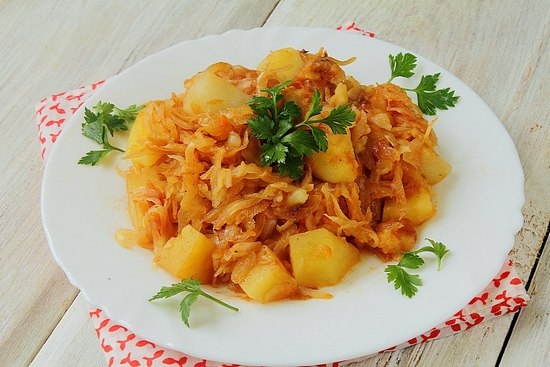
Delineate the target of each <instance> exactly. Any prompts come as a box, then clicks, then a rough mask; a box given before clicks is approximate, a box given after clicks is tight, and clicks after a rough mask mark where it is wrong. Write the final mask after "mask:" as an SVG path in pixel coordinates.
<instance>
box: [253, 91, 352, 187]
mask: <svg viewBox="0 0 550 367" xmlns="http://www.w3.org/2000/svg"><path fill="white" fill-rule="evenodd" d="M290 83H291V81H287V82H284V83H281V84H279V85H276V86H274V87H273V88H267V89H264V90H262V92H265V93H266V94H267V95H266V96H256V97H252V99H250V101H249V102H248V105H249V106H250V107H251V108H252V111H253V112H254V114H255V115H256V116H255V117H253V118H251V119H249V120H248V125H249V127H250V132H251V134H252V135H254V136H255V137H256V138H258V140H259V141H260V142H261V143H262V145H261V149H262V154H261V156H260V160H261V164H262V165H263V166H276V168H277V170H278V172H279V173H280V174H281V175H288V176H289V177H290V178H292V179H293V180H299V179H301V178H302V176H303V165H304V157H305V156H308V155H311V154H313V153H314V152H325V151H326V150H327V149H328V140H327V135H326V133H325V132H324V131H323V130H322V129H320V128H319V127H318V125H319V124H325V125H327V126H328V127H329V128H330V130H331V131H332V132H333V133H335V134H346V132H347V131H346V128H347V127H349V126H351V124H352V123H353V121H354V120H355V112H353V111H352V110H351V108H349V107H348V106H347V105H340V106H338V107H336V108H334V109H332V110H331V111H330V114H329V115H328V116H327V117H325V118H321V119H312V118H313V117H315V116H318V115H320V114H321V110H322V105H321V93H320V92H319V90H315V92H314V93H313V95H312V98H311V104H310V106H309V108H308V111H307V112H306V114H305V117H304V119H303V120H302V110H301V109H300V107H299V106H298V105H297V104H296V103H294V102H293V101H284V100H283V94H282V91H283V90H284V89H285V88H286V87H287V86H288V85H289V84H290Z"/></svg>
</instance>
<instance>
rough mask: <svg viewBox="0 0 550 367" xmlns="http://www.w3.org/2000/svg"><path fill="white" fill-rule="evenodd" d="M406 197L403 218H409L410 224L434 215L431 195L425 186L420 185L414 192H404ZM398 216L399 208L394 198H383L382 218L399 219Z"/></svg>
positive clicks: (384, 219)
mask: <svg viewBox="0 0 550 367" xmlns="http://www.w3.org/2000/svg"><path fill="white" fill-rule="evenodd" d="M406 197H407V204H406V212H405V216H404V218H405V219H408V220H410V221H411V222H412V224H414V225H419V224H422V223H424V222H425V221H426V220H428V219H430V218H431V217H433V216H434V215H435V207H434V204H433V202H432V195H431V193H430V192H429V191H428V189H427V188H424V187H421V188H419V189H418V190H415V191H414V192H410V193H406ZM400 217H401V214H400V210H399V207H398V205H397V203H396V202H395V200H393V199H387V200H385V202H384V209H383V215H382V220H383V221H389V220H399V219H401V218H400Z"/></svg>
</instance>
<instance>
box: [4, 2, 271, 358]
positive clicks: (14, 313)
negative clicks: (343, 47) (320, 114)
mask: <svg viewBox="0 0 550 367" xmlns="http://www.w3.org/2000/svg"><path fill="white" fill-rule="evenodd" d="M275 4H276V1H261V2H256V1H252V0H247V1H236V0H231V1H225V0H220V1H199V0H193V1H178V0H171V1H163V2H150V1H136V2H131V3H127V2H113V1H108V0H103V1H96V2H93V3H92V2H76V1H59V0H58V1H48V2H33V3H30V2H18V1H11V2H0V21H1V23H2V24H3V26H4V29H5V30H6V31H3V32H0V46H1V49H2V55H3V56H2V57H1V58H0V78H1V79H2V91H1V97H0V98H1V100H2V103H1V104H0V116H2V118H1V119H0V128H1V130H2V131H3V134H4V136H3V143H2V147H1V152H2V158H1V159H0V171H1V172H2V173H1V174H0V192H2V195H0V234H1V241H0V242H1V244H2V253H3V255H2V256H0V268H1V269H2V271H3V273H2V274H3V275H2V277H0V298H1V299H2V307H1V309H0V328H1V332H0V350H1V351H2V358H0V359H1V361H2V362H0V365H2V364H3V363H4V362H3V361H9V363H11V365H13V366H23V365H28V364H29V363H30V361H31V360H32V358H33V357H34V355H35V354H36V353H37V352H38V350H39V349H40V348H41V347H42V344H43V343H44V342H45V341H46V339H47V338H48V337H49V335H50V333H51V332H52V330H53V329H54V328H55V326H56V324H57V323H58V321H59V320H60V319H61V318H62V317H63V314H64V313H65V311H66V310H67V307H68V306H69V305H70V304H71V303H72V301H73V299H74V297H75V296H76V295H77V290H76V289H75V288H74V287H73V286H71V285H70V283H69V282H68V280H67V278H66V276H65V275H64V274H63V272H62V271H61V270H60V268H59V267H58V266H57V264H55V262H54V260H53V258H52V256H51V253H50V250H49V248H48V245H47V243H46V239H45V236H44V232H43V229H42V224H41V219H40V205H39V203H40V184H41V175H42V163H41V160H40V149H39V144H38V137H37V130H36V125H35V123H34V106H35V103H36V102H38V100H39V99H41V98H42V97H45V96H47V95H49V94H52V93H57V92H60V91H64V90H67V89H72V88H76V87H78V86H80V85H83V84H86V83H92V82H96V81H98V80H100V79H104V78H107V77H110V76H112V75H114V74H116V73H117V72H119V71H120V70H122V69H124V68H126V67H128V66H129V65H131V64H133V63H134V62H135V61H137V60H139V59H141V58H143V57H145V56H147V55H149V54H151V53H153V52H156V51H157V50H159V49H163V48H166V47H169V46H171V45H173V44H175V43H177V42H180V41H183V40H186V39H193V38H196V37H200V36H203V35H207V34H211V33H222V32H225V31H227V30H229V29H232V28H253V27H258V26H261V25H262V23H263V21H264V19H265V18H266V17H267V16H268V14H269V13H270V12H271V11H272V9H273V7H274V6H275ZM182 62H185V60H182ZM4 272H7V274H6V275H4ZM31 325H32V326H31ZM75 327H76V328H77V329H78V325H76V326H75ZM87 341H88V339H85V340H84V341H83V345H84V346H85V345H86V342H87ZM83 363H84V362H83ZM64 364H65V363H60V364H58V365H64Z"/></svg>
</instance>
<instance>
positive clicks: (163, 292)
mask: <svg viewBox="0 0 550 367" xmlns="http://www.w3.org/2000/svg"><path fill="white" fill-rule="evenodd" d="M181 292H188V293H189V294H187V295H186V296H185V297H184V298H183V300H182V301H181V303H180V313H181V319H182V320H183V322H184V323H185V325H187V327H190V326H189V315H190V313H191V306H192V305H193V303H195V301H196V300H197V298H198V297H199V296H203V297H204V298H207V299H209V300H211V301H214V302H216V303H218V304H220V305H222V306H224V307H226V308H228V309H230V310H232V311H239V309H238V308H236V307H233V306H231V305H228V304H227V303H225V302H223V301H222V300H220V299H218V298H216V297H214V296H211V295H210V294H208V293H206V292H204V291H203V290H201V284H200V282H199V281H198V280H196V279H183V280H182V281H181V282H179V283H175V284H172V285H171V286H170V287H162V288H161V289H160V291H159V292H158V293H157V294H156V295H154V296H153V297H151V298H150V299H149V301H153V300H156V299H161V298H169V297H173V296H175V295H177V294H179V293H181Z"/></svg>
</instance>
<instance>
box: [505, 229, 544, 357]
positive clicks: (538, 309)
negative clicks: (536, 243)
mask: <svg viewBox="0 0 550 367" xmlns="http://www.w3.org/2000/svg"><path fill="white" fill-rule="evenodd" d="M549 228H550V224H549ZM538 262H539V266H538V267H537V270H536V272H535V274H534V277H533V280H532V283H531V285H530V288H529V294H530V295H531V297H532V300H531V302H530V304H529V306H528V307H526V308H525V309H523V310H522V311H521V313H520V316H519V318H518V321H517V323H516V324H515V327H514V330H513V331H512V335H511V337H510V340H509V341H508V345H507V346H506V350H505V352H504V354H503V356H502V359H501V363H500V366H501V367H513V366H550V267H548V264H550V239H547V240H546V244H545V246H544V250H543V252H542V254H541V256H540V258H539V260H538ZM526 341H528V345H526Z"/></svg>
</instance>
